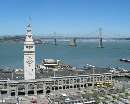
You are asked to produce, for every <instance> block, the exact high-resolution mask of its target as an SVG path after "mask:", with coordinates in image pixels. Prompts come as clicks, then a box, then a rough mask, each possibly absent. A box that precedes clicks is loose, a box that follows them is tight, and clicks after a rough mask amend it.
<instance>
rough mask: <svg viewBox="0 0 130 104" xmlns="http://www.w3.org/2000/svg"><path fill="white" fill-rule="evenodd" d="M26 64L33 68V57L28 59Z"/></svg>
mask: <svg viewBox="0 0 130 104" xmlns="http://www.w3.org/2000/svg"><path fill="white" fill-rule="evenodd" d="M26 63H27V64H28V65H29V67H30V66H31V63H33V60H32V57H28V58H27V61H26Z"/></svg>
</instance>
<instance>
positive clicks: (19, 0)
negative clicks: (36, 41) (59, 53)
mask: <svg viewBox="0 0 130 104" xmlns="http://www.w3.org/2000/svg"><path fill="white" fill-rule="evenodd" d="M29 16H31V17H32V25H33V33H34V34H35V35H39V34H46V33H53V32H57V34H60V33H62V35H63V34H69V35H70V34H71V35H72V34H73V35H74V34H82V35H83V36H88V35H89V36H94V35H96V34H95V33H96V30H97V29H98V28H99V27H102V28H103V33H104V36H105V35H106V36H113V35H114V36H118V35H120V36H130V0H0V35H3V34H24V33H25V26H26V24H27V23H28V17H29ZM88 33H90V34H88ZM118 33H119V34H118Z"/></svg>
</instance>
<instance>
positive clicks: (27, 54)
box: [24, 24, 35, 80]
mask: <svg viewBox="0 0 130 104" xmlns="http://www.w3.org/2000/svg"><path fill="white" fill-rule="evenodd" d="M24 79H25V80H30V79H35V43H34V41H33V38H32V28H31V24H29V25H28V26H27V31H26V38H25V42H24Z"/></svg>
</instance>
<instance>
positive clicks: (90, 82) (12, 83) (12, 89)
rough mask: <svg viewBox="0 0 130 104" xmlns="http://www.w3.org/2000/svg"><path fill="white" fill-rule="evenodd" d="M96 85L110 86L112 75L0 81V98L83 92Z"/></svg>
mask: <svg viewBox="0 0 130 104" xmlns="http://www.w3.org/2000/svg"><path fill="white" fill-rule="evenodd" d="M97 83H102V84H103V83H109V84H112V83H113V80H112V74H111V73H102V74H89V75H77V76H62V77H50V78H41V79H36V80H0V96H4V95H6V96H28V95H38V94H43V95H48V94H49V93H50V92H52V93H53V92H56V91H61V92H62V91H67V90H84V89H86V88H88V87H93V88H94V87H97V86H96V85H97Z"/></svg>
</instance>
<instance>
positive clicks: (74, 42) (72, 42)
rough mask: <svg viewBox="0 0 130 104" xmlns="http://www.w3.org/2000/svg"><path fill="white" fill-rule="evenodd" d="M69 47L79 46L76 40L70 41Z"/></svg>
mask: <svg viewBox="0 0 130 104" xmlns="http://www.w3.org/2000/svg"><path fill="white" fill-rule="evenodd" d="M69 46H74V47H76V46H77V44H76V38H72V39H70V41H69Z"/></svg>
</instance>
